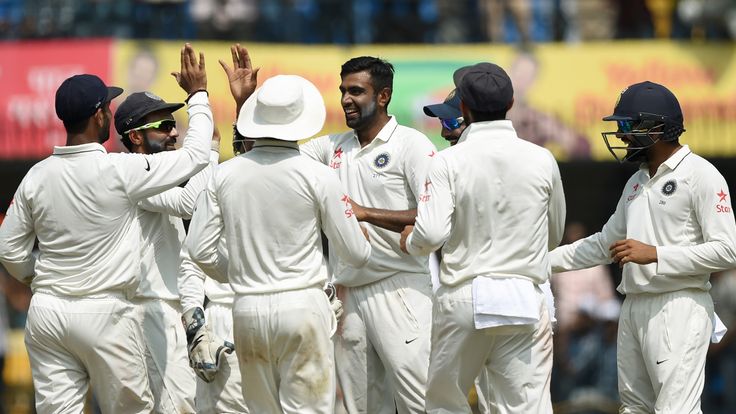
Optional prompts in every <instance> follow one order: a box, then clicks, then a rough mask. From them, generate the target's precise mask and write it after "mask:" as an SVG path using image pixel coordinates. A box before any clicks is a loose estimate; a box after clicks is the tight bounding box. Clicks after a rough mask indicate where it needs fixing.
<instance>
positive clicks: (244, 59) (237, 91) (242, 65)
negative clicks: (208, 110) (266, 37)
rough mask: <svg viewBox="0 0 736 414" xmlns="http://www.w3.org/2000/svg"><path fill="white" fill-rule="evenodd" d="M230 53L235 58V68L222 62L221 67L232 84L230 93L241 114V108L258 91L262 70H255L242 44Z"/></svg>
mask: <svg viewBox="0 0 736 414" xmlns="http://www.w3.org/2000/svg"><path fill="white" fill-rule="evenodd" d="M230 53H231V54H232V56H233V67H232V68H231V67H229V66H228V65H227V63H225V62H224V61H222V60H220V65H222V68H223V69H224V70H225V74H226V75H227V80H228V82H229V83H230V93H231V94H232V95H233V98H234V99H235V102H236V104H237V106H238V112H240V107H241V106H243V103H245V101H246V100H247V99H248V98H249V97H250V96H251V95H252V94H253V92H254V91H255V90H256V85H257V84H258V71H259V70H260V68H256V69H253V65H252V63H251V61H250V55H249V54H248V49H246V48H245V47H243V46H241V45H240V44H236V45H233V46H231V47H230Z"/></svg>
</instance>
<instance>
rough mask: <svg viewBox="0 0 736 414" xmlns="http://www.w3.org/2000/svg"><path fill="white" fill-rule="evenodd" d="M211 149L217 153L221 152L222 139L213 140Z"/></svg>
mask: <svg viewBox="0 0 736 414" xmlns="http://www.w3.org/2000/svg"><path fill="white" fill-rule="evenodd" d="M210 149H212V151H215V152H216V153H218V154H219V153H220V141H212V142H211V143H210Z"/></svg>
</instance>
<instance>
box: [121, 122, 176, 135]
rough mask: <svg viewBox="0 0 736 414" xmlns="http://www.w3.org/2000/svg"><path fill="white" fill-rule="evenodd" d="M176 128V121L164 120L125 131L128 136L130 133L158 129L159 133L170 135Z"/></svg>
mask: <svg viewBox="0 0 736 414" xmlns="http://www.w3.org/2000/svg"><path fill="white" fill-rule="evenodd" d="M174 128H176V121H174V120H172V119H162V120H160V121H154V122H149V123H147V124H145V125H141V126H139V127H138V128H133V129H129V130H127V131H125V133H126V134H127V133H128V132H130V131H140V130H142V129H158V130H159V131H161V132H163V133H166V134H168V133H169V132H171V130H172V129H174Z"/></svg>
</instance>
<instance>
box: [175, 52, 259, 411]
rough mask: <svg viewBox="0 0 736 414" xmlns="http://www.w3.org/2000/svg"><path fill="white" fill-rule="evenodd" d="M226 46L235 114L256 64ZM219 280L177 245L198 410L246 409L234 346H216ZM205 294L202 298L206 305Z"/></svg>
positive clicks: (222, 323)
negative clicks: (179, 249) (228, 347)
mask: <svg viewBox="0 0 736 414" xmlns="http://www.w3.org/2000/svg"><path fill="white" fill-rule="evenodd" d="M230 51H231V54H232V58H233V66H232V67H230V66H228V65H227V64H226V63H225V62H223V61H222V60H221V61H220V64H221V65H222V67H223V69H224V70H225V74H226V76H227V78H228V82H229V85H230V92H231V93H232V95H233V98H234V99H235V104H236V114H237V113H239V112H240V109H241V108H242V106H243V104H244V103H245V100H246V99H247V98H248V97H250V96H251V95H252V94H253V92H254V91H255V89H256V84H257V83H258V78H257V77H258V69H255V70H254V69H253V67H252V64H251V60H250V56H249V54H248V50H247V49H246V48H245V47H243V46H241V45H239V44H235V45H233V46H232V47H231V48H230ZM236 131H237V130H234V133H235V132H236ZM235 135H237V134H235ZM239 138H241V139H239ZM238 141H241V142H238ZM251 144H252V143H251ZM247 149H248V145H246V144H245V143H243V142H242V137H238V136H233V152H234V153H235V155H238V154H240V153H244V152H246V150H247ZM226 249H227V247H226V245H225V239H224V237H223V238H221V239H220V241H219V243H218V251H219V253H220V254H222V255H224V256H227V250H226ZM222 282H223V283H220V282H217V281H215V280H214V279H212V278H209V277H206V276H205V274H204V272H203V271H202V270H201V269H200V268H199V267H198V266H197V265H196V264H194V262H192V260H191V257H190V256H189V252H188V250H187V249H186V248H182V249H181V269H180V272H179V278H178V281H177V283H178V288H179V297H180V301H181V307H182V311H183V313H184V317H183V318H182V322H183V323H184V326H185V327H187V328H188V330H189V331H194V332H195V334H194V335H192V339H193V340H194V341H198V343H197V344H194V343H191V344H190V351H191V352H190V359H191V362H192V367H193V368H194V370H195V371H196V372H197V376H198V377H199V379H198V380H197V391H196V398H195V400H196V406H197V413H198V414H220V413H248V412H249V410H248V408H247V406H246V405H245V400H244V398H243V391H242V380H241V377H240V368H239V364H238V358H237V356H236V354H235V353H234V352H227V350H225V349H224V348H221V347H220V346H221V345H222V340H221V339H219V338H224V340H225V341H227V342H229V343H233V342H234V339H233V338H234V335H233V316H232V312H233V301H234V299H235V292H233V290H232V288H231V287H230V285H229V284H228V282H227V280H223V281H222ZM205 297H206V298H207V299H208V301H207V304H206V306H205ZM195 314H196V315H197V318H195ZM197 319H201V320H197ZM200 322H201V325H200ZM202 334H204V335H202ZM207 340H209V341H212V342H213V344H212V345H213V346H212V347H211V348H210V344H207V343H202V341H205V342H206V341H207Z"/></svg>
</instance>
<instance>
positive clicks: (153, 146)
mask: <svg viewBox="0 0 736 414" xmlns="http://www.w3.org/2000/svg"><path fill="white" fill-rule="evenodd" d="M170 141H171V139H170V138H166V139H165V140H162V141H153V140H151V139H150V138H149V137H148V132H147V131H143V151H144V152H145V153H146V154H157V153H159V152H164V151H173V150H174V149H175V148H174V147H173V145H172V146H169V145H168V144H169V142H170Z"/></svg>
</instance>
